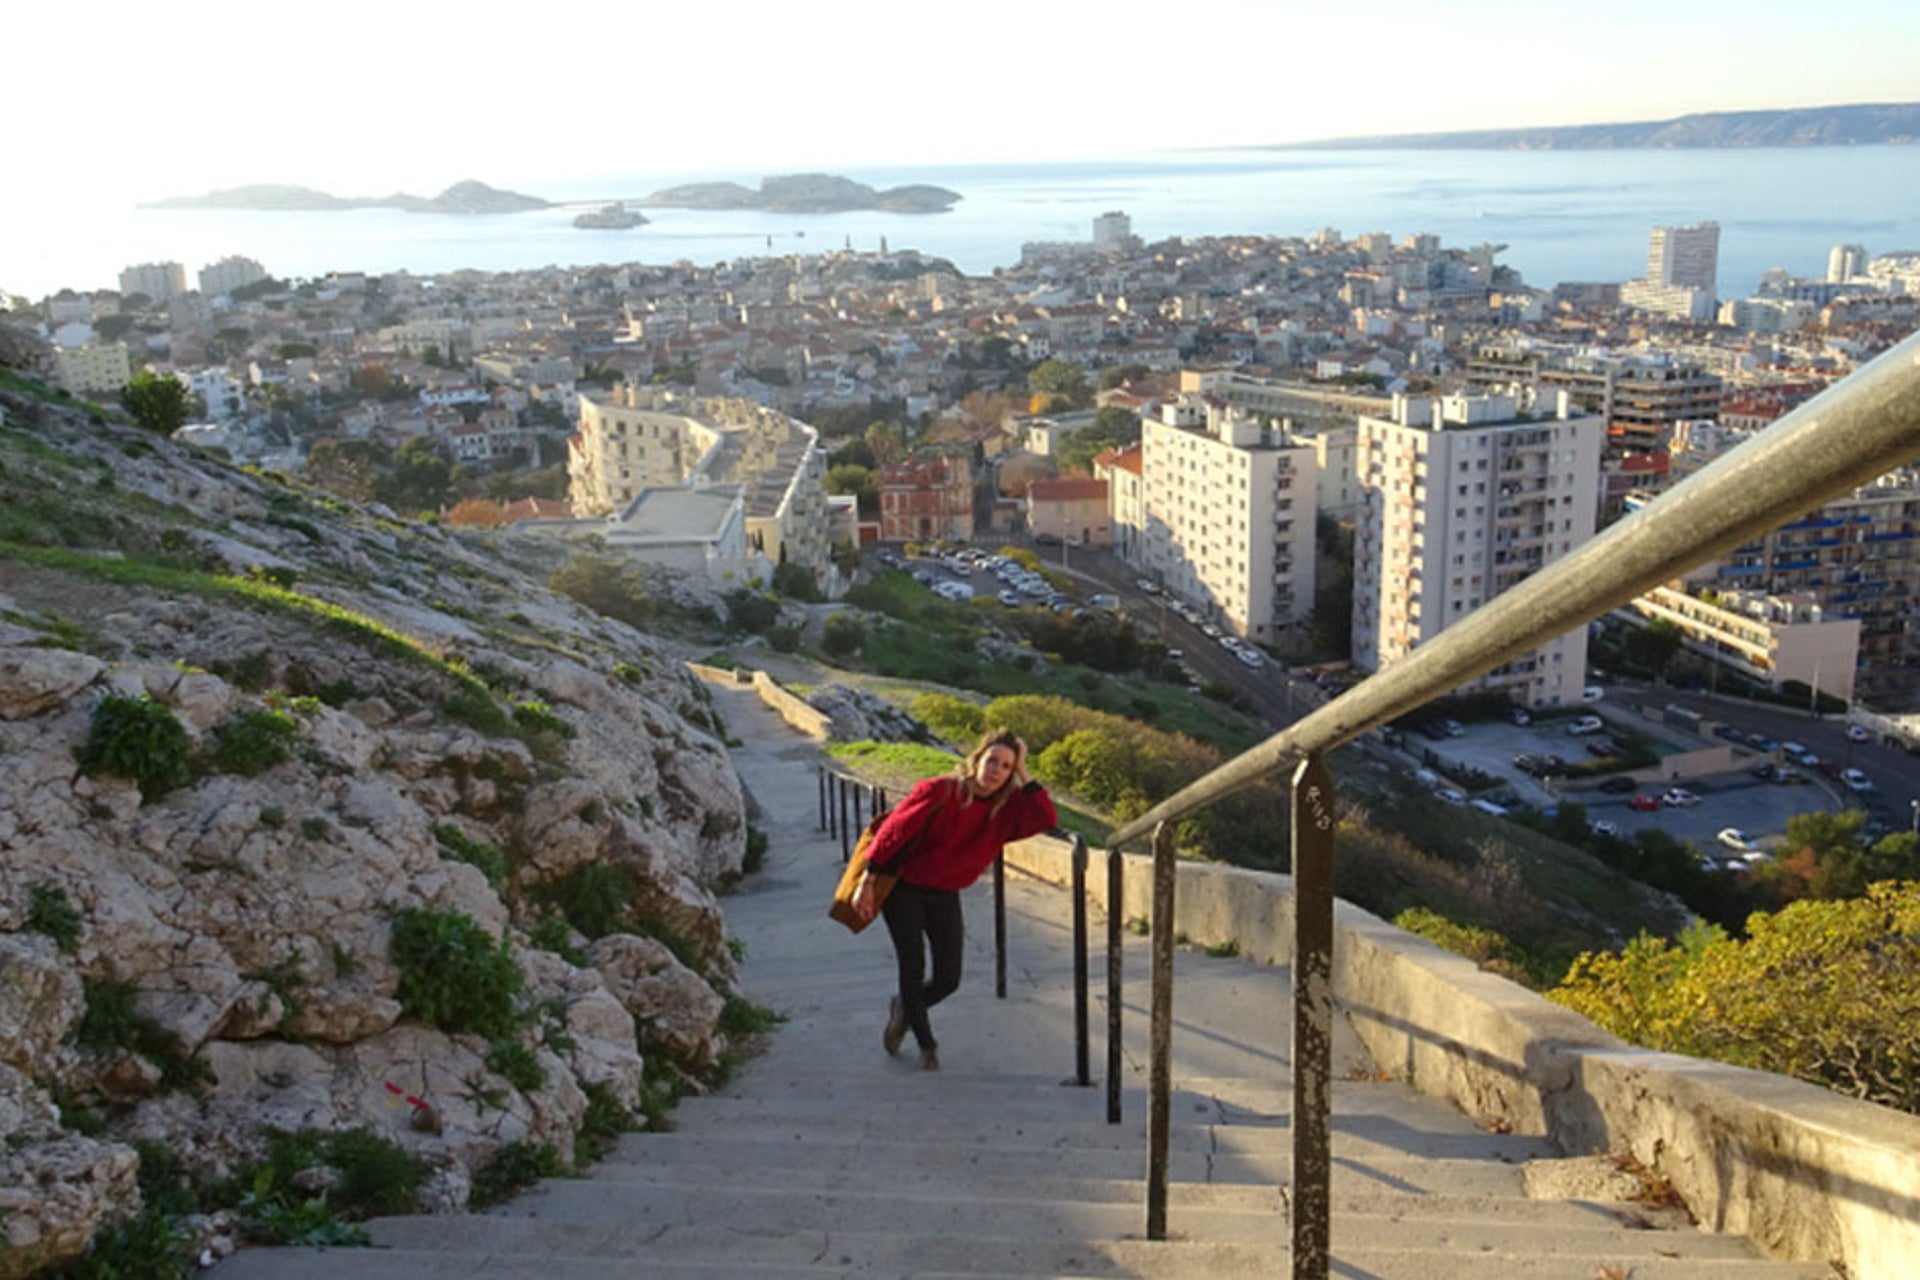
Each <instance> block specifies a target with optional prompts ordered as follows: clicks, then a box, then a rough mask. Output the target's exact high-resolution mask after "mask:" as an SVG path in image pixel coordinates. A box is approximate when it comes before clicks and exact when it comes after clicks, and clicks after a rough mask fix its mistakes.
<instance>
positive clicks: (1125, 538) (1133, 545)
mask: <svg viewBox="0 0 1920 1280" xmlns="http://www.w3.org/2000/svg"><path fill="white" fill-rule="evenodd" d="M1093 474H1094V476H1095V478H1097V479H1100V480H1104V481H1106V482H1107V524H1108V527H1109V528H1111V529H1112V530H1113V550H1114V554H1116V555H1118V556H1119V557H1120V558H1121V559H1122V560H1124V561H1126V562H1127V563H1128V564H1139V563H1141V562H1142V561H1143V560H1144V559H1145V557H1146V542H1147V505H1146V504H1147V495H1146V471H1145V464H1144V463H1143V462H1142V461H1141V448H1140V446H1139V445H1137V444H1136V445H1130V446H1128V447H1127V448H1125V449H1120V450H1116V451H1112V452H1109V453H1103V454H1101V455H1100V457H1098V458H1095V459H1094V466H1093Z"/></svg>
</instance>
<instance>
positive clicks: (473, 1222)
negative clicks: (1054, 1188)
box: [374, 1179, 1752, 1258]
mask: <svg viewBox="0 0 1920 1280" xmlns="http://www.w3.org/2000/svg"><path fill="white" fill-rule="evenodd" d="M1238 1190H1239V1191H1240V1192H1241V1193H1243V1194H1240V1195H1236V1196H1223V1197H1215V1196H1210V1195H1209V1194H1208V1192H1207V1191H1206V1190H1205V1189H1203V1190H1202V1191H1201V1193H1200V1195H1199V1196H1198V1197H1188V1198H1187V1200H1186V1202H1185V1203H1183V1204H1181V1205H1180V1206H1179V1207H1178V1209H1177V1211H1176V1210H1175V1209H1174V1207H1173V1206H1172V1204H1171V1202H1170V1203H1169V1213H1168V1227H1169V1230H1170V1231H1171V1232H1173V1233H1175V1234H1178V1235H1180V1236H1182V1237H1184V1238H1188V1239H1193V1240H1205V1241H1210V1242H1214V1243H1222V1244H1266V1245H1284V1244H1286V1243H1287V1241H1288V1239H1289V1233H1290V1230H1291V1228H1290V1226H1289V1217H1288V1214H1287V1213H1286V1211H1285V1207H1284V1201H1283V1198H1282V1196H1281V1193H1280V1190H1279V1188H1277V1187H1270V1188H1265V1189H1258V1188H1251V1187H1247V1188H1240V1189H1238ZM1262 1198H1264V1199H1265V1201H1266V1203H1265V1204H1259V1203H1258V1202H1259V1200H1260V1199H1262ZM1236 1201H1237V1202H1238V1203H1236ZM1409 1205H1414V1206H1415V1207H1416V1208H1417V1209H1418V1211H1417V1212H1415V1213H1407V1212H1405V1209H1406V1207H1407V1206H1409ZM1480 1208H1481V1206H1479V1205H1476V1204H1475V1203H1473V1202H1471V1201H1461V1200H1455V1199H1449V1198H1444V1197H1433V1198H1428V1199H1427V1200H1425V1201H1414V1200H1412V1199H1406V1198H1403V1199H1402V1200H1400V1201H1398V1202H1395V1203H1393V1204H1391V1205H1388V1206H1386V1211H1384V1212H1382V1211H1374V1210H1349V1211H1346V1212H1342V1213H1339V1214H1337V1215H1336V1216H1335V1218H1334V1231H1335V1234H1336V1237H1339V1236H1344V1237H1345V1238H1347V1239H1350V1240H1356V1241H1364V1242H1365V1243H1366V1244H1367V1245H1368V1246H1369V1247H1373V1248H1386V1249H1400V1250H1422V1249H1428V1250H1438V1249H1458V1250H1464V1251H1470V1252H1476V1253H1478V1252H1495V1253H1538V1254H1543V1255H1551V1254H1573V1255H1575V1256H1581V1257H1586V1256H1599V1255H1601V1254H1605V1253H1617V1254H1620V1255H1621V1256H1625V1257H1629V1258H1641V1257H1647V1256H1665V1257H1687V1258H1749V1257H1751V1256H1752V1250H1751V1247H1750V1246H1749V1245H1748V1244H1747V1243H1746V1242H1745V1241H1744V1240H1741V1239H1739V1238H1737V1237H1733V1236H1721V1235H1712V1234H1708V1233H1704V1232H1698V1231H1692V1230H1688V1231H1678V1232H1676V1231H1650V1230H1644V1229H1636V1228H1634V1227H1630V1226H1627V1225H1625V1224H1624V1223H1623V1222H1622V1221H1621V1220H1620V1219H1618V1218H1617V1217H1613V1216H1610V1215H1604V1214H1600V1213H1589V1214H1578V1213H1568V1212H1566V1211H1565V1210H1566V1209H1567V1206H1566V1205H1565V1204H1544V1205H1541V1206H1539V1207H1538V1208H1537V1210H1534V1211H1531V1212H1528V1213H1523V1212H1521V1211H1519V1210H1515V1211H1513V1212H1511V1213H1508V1214H1502V1215H1499V1216H1493V1215H1487V1214H1481V1213H1479V1212H1478V1210H1479V1209H1480ZM1452 1213H1458V1214H1459V1215H1460V1216H1443V1215H1448V1214H1452ZM715 1223H731V1224H737V1225H740V1226H743V1227H748V1228H750V1229H751V1230H752V1231H754V1232H756V1233H764V1234H769V1235H778V1236H791V1235H795V1234H804V1233H807V1232H827V1233H831V1234H833V1235H835V1236H836V1237H838V1236H839V1235H841V1234H843V1233H848V1232H861V1231H872V1230H876V1229H883V1228H885V1227H887V1226H891V1225H896V1224H898V1225H900V1226H907V1225H910V1227H911V1229H912V1230H913V1231H914V1232H916V1233H922V1234H932V1235H941V1236H947V1235H951V1236H956V1237H967V1236H969V1235H971V1236H972V1237H973V1238H975V1239H981V1238H989V1237H990V1238H992V1239H996V1240H1001V1241H1023V1242H1035V1241H1046V1242H1060V1241H1074V1240H1124V1239H1126V1238H1128V1237H1129V1236H1139V1235H1142V1234H1144V1232H1145V1226H1146V1211H1145V1205H1144V1202H1140V1201H1136V1202H1133V1203H1128V1202H1125V1201H1118V1200H1106V1201H1091V1200H1085V1199H1079V1198H1071V1199H1048V1198H1043V1197H1040V1196H1037V1195H1034V1194H1032V1193H1031V1190H1030V1189H1029V1188H1021V1187H1009V1188H1006V1189H1005V1190H1004V1191H1003V1189H1002V1188H1000V1187H999V1186H997V1185H993V1186H986V1187H983V1186H979V1185H974V1186H972V1187H969V1186H966V1185H961V1184H955V1183H952V1182H946V1183H931V1184H923V1185H920V1186H914V1187H902V1186H897V1185H894V1184H892V1183H891V1182H889V1181H888V1180H886V1179H878V1180H876V1181H875V1182H874V1183H872V1184H871V1185H869V1186H868V1187H865V1188H858V1189H838V1190H823V1189H816V1188H810V1187H797V1186H795V1187H785V1188H774V1189H766V1190H759V1189H753V1188H746V1187H741V1186H738V1185H736V1184H735V1183H733V1182H732V1181H731V1180H728V1181H723V1182H721V1183H718V1184H710V1185H705V1186H692V1185H687V1184H685V1183H672V1184H663V1185H640V1184H634V1183H624V1184H619V1183H606V1182H587V1181H568V1180H553V1181H549V1182H546V1183H543V1184H542V1185H541V1186H540V1187H539V1188H537V1189H535V1190H533V1191H530V1192H528V1193H527V1194H526V1195H523V1196H521V1197H519V1198H517V1199H516V1200H515V1201H514V1202H513V1203H512V1204H509V1205H505V1206H502V1207H500V1208H497V1209H494V1210H491V1211H490V1212H488V1213H487V1214H484V1215H481V1216H479V1217H475V1218H470V1219H468V1220H466V1221H464V1222H461V1221H455V1220H441V1221H436V1220H431V1219H420V1218H408V1219H394V1220H392V1221H391V1223H389V1224H386V1225H385V1226H384V1227H383V1228H382V1229H380V1230H376V1231H375V1233H374V1235H375V1239H376V1240H379V1241H381V1242H382V1243H391V1244H394V1245H398V1246H404V1247H418V1246H420V1245H423V1244H425V1243H428V1242H432V1243H434V1244H436V1245H437V1246H438V1247H441V1248H446V1249H454V1250H460V1249H464V1250H466V1251H468V1252H474V1251H480V1252H485V1251H488V1250H490V1249H492V1248H496V1247H500V1246H502V1245H505V1246H508V1247H514V1248H518V1247H520V1246H521V1245H523V1244H524V1243H525V1242H526V1241H527V1240H528V1239H539V1240H542V1241H544V1242H545V1243H546V1245H547V1247H550V1248H552V1249H554V1250H555V1251H556V1252H573V1253H582V1252H596V1251H597V1250H589V1249H586V1248H585V1247H584V1246H583V1245H582V1244H581V1243H580V1241H579V1240H577V1239H576V1240H574V1241H573V1242H572V1243H568V1236H569V1233H577V1234H578V1236H580V1237H581V1238H585V1237H589V1236H592V1237H596V1238H599V1239H601V1240H603V1241H604V1242H605V1247H607V1248H609V1249H613V1250H616V1251H618V1250H624V1249H627V1248H628V1247H630V1246H636V1247H639V1246H638V1244H637V1242H644V1241H645V1240H647V1239H648V1238H650V1237H652V1236H653V1235H654V1234H655V1233H658V1232H662V1231H679V1230H682V1229H694V1230H700V1229H704V1228H706V1227H707V1226H708V1225H710V1224H715ZM527 1224H533V1225H535V1226H537V1227H539V1228H544V1229H547V1234H545V1235H536V1236H533V1237H523V1236H521V1235H520V1234H519V1229H520V1228H521V1227H523V1226H525V1225H527ZM396 1231H397V1232H399V1236H398V1238H395V1237H394V1234H393V1233H394V1232H396ZM642 1251H644V1247H642Z"/></svg>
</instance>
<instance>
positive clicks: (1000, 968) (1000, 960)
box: [993, 849, 1007, 1000]
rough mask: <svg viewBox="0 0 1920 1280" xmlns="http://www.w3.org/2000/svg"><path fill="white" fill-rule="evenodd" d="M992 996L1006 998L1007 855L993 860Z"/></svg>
mask: <svg viewBox="0 0 1920 1280" xmlns="http://www.w3.org/2000/svg"><path fill="white" fill-rule="evenodd" d="M993 994H994V995H995V996H997V997H999V998H1000V999H1002V1000H1005V999H1006V998H1007V854H1006V850H1004V849H1003V850H1001V851H1000V855H999V856H998V857H996V858H995V859H994V860H993Z"/></svg>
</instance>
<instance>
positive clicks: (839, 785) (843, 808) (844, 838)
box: [833, 774, 853, 862]
mask: <svg viewBox="0 0 1920 1280" xmlns="http://www.w3.org/2000/svg"><path fill="white" fill-rule="evenodd" d="M833 782H834V790H835V791H837V792H839V793H840V804H839V810H840V861H842V862H845V861H846V860H847V859H848V858H850V857H852V856H853V837H852V836H851V835H849V834H848V832H847V780H846V779H845V778H842V777H841V776H840V775H838V774H835V775H834V778H833Z"/></svg>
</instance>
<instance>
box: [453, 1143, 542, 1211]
mask: <svg viewBox="0 0 1920 1280" xmlns="http://www.w3.org/2000/svg"><path fill="white" fill-rule="evenodd" d="M565 1172H566V1165H565V1164H564V1163H562V1162H561V1159H560V1153H559V1152H557V1151H555V1150H554V1149H553V1148H552V1147H549V1146H546V1145H544V1144H542V1143H537V1142H525V1141H521V1142H509V1143H507V1144H506V1145H505V1146H503V1147H501V1148H500V1149H499V1150H497V1151H495V1152H494V1153H493V1158H492V1159H491V1160H489V1161H487V1163H486V1164H485V1165H484V1166H482V1167H481V1168H479V1169H476V1170H474V1174H473V1191H472V1193H471V1194H470V1195H469V1197H468V1199H467V1206H468V1207H469V1208H472V1209H485V1208H489V1207H491V1206H493V1205H496V1204H499V1203H500V1202H501V1201H503V1200H506V1199H508V1198H509V1197H511V1196H514V1195H517V1194H519V1193H520V1192H522V1191H525V1190H526V1189H527V1188H528V1187H531V1186H532V1185H533V1184H534V1183H536V1182H538V1181H540V1179H542V1178H557V1177H559V1176H560V1175H561V1174H563V1173H565Z"/></svg>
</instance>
